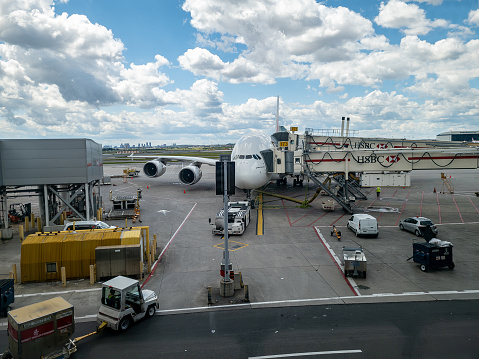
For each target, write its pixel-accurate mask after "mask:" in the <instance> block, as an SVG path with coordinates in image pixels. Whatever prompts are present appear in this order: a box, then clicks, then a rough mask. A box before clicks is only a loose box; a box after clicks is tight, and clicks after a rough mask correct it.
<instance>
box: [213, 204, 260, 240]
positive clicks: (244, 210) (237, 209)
mask: <svg viewBox="0 0 479 359" xmlns="http://www.w3.org/2000/svg"><path fill="white" fill-rule="evenodd" d="M250 218H251V206H250V204H249V202H248V201H236V202H228V234H238V235H239V234H243V233H244V231H245V230H246V227H247V226H248V224H249V222H250ZM210 224H211V226H212V232H213V234H221V235H223V234H224V226H225V220H224V209H221V210H220V211H219V212H218V213H217V214H216V217H215V220H214V223H211V219H210Z"/></svg>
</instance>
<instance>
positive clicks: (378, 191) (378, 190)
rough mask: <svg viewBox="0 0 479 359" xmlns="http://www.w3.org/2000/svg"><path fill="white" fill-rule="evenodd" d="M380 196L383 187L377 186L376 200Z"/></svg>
mask: <svg viewBox="0 0 479 359" xmlns="http://www.w3.org/2000/svg"><path fill="white" fill-rule="evenodd" d="M380 195H381V187H379V186H377V187H376V198H379V196H380Z"/></svg>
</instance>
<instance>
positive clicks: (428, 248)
mask: <svg viewBox="0 0 479 359" xmlns="http://www.w3.org/2000/svg"><path fill="white" fill-rule="evenodd" d="M419 230H420V231H421V234H422V236H423V237H424V239H425V240H426V242H422V243H415V242H413V244H412V249H413V255H412V257H410V258H408V260H409V259H411V258H412V259H413V261H414V262H415V263H419V264H420V268H421V270H422V271H423V272H426V271H427V270H428V269H429V268H440V267H449V269H453V268H454V267H455V264H454V262H453V261H452V247H453V245H452V243H451V242H447V241H441V240H439V239H437V238H434V233H433V232H432V230H431V228H429V226H426V227H419Z"/></svg>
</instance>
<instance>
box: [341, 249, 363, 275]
mask: <svg viewBox="0 0 479 359" xmlns="http://www.w3.org/2000/svg"><path fill="white" fill-rule="evenodd" d="M343 260H344V276H345V277H347V276H348V275H351V276H352V277H358V276H359V275H362V277H363V278H366V271H367V261H366V256H365V254H364V251H363V248H362V247H358V248H347V247H343Z"/></svg>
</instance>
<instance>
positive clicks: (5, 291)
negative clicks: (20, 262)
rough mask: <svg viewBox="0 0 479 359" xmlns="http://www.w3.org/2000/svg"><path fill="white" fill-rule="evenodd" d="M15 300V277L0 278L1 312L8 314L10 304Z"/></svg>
mask: <svg viewBox="0 0 479 359" xmlns="http://www.w3.org/2000/svg"><path fill="white" fill-rule="evenodd" d="M13 302H15V283H14V280H13V279H0V313H2V314H3V316H4V317H6V316H7V312H8V306H9V305H10V304H12V303H13Z"/></svg>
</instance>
